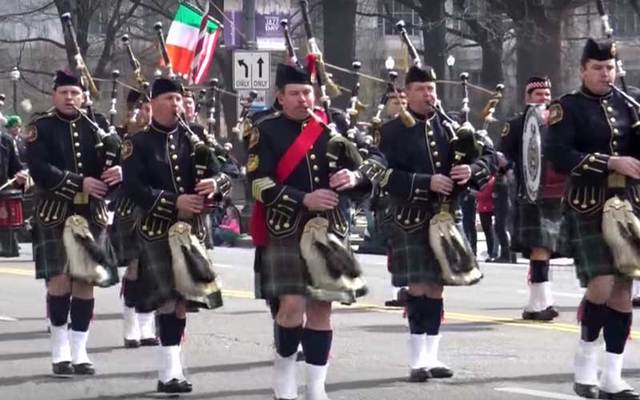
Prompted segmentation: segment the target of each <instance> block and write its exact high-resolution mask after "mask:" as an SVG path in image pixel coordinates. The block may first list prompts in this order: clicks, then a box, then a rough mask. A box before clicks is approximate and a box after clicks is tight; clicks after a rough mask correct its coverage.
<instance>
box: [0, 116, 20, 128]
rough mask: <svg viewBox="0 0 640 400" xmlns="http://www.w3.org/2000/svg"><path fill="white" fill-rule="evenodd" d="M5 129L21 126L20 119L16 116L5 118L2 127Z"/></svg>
mask: <svg viewBox="0 0 640 400" xmlns="http://www.w3.org/2000/svg"><path fill="white" fill-rule="evenodd" d="M4 126H5V128H13V127H14V126H22V119H20V117H19V116H17V115H9V116H8V117H7V123H6V124H5V125H4Z"/></svg>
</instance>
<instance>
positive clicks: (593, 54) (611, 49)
mask: <svg viewBox="0 0 640 400" xmlns="http://www.w3.org/2000/svg"><path fill="white" fill-rule="evenodd" d="M615 57H616V45H615V43H613V42H612V41H610V40H594V39H592V38H589V39H587V43H585V45H584V49H583V50H582V59H581V62H582V64H585V63H586V62H587V61H589V60H597V61H607V60H611V59H612V58H615Z"/></svg>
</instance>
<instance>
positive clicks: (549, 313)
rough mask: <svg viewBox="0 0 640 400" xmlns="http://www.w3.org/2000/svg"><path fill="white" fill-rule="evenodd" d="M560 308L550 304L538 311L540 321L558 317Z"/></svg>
mask: <svg viewBox="0 0 640 400" xmlns="http://www.w3.org/2000/svg"><path fill="white" fill-rule="evenodd" d="M558 315H560V314H558V310H557V309H556V308H555V307H554V306H549V307H547V308H545V309H544V310H542V311H540V312H539V313H538V321H551V320H553V319H554V318H557V317H558Z"/></svg>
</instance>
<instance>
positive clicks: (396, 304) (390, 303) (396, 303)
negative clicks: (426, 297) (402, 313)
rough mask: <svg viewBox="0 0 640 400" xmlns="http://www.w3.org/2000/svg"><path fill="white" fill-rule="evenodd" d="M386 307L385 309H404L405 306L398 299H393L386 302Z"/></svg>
mask: <svg viewBox="0 0 640 400" xmlns="http://www.w3.org/2000/svg"><path fill="white" fill-rule="evenodd" d="M384 306H385V307H404V304H403V303H402V302H401V301H400V300H398V299H393V300H387V301H385V302H384Z"/></svg>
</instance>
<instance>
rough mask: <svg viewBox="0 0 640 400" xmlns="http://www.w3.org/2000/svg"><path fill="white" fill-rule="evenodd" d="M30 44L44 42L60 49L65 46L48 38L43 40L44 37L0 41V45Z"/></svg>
mask: <svg viewBox="0 0 640 400" xmlns="http://www.w3.org/2000/svg"><path fill="white" fill-rule="evenodd" d="M30 42H45V43H49V44H52V45H54V46H56V47H59V48H61V49H64V48H65V46H64V44H62V43H60V42H58V41H56V40H53V39H49V38H44V37H34V38H26V39H16V40H10V39H0V43H7V44H16V43H30Z"/></svg>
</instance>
